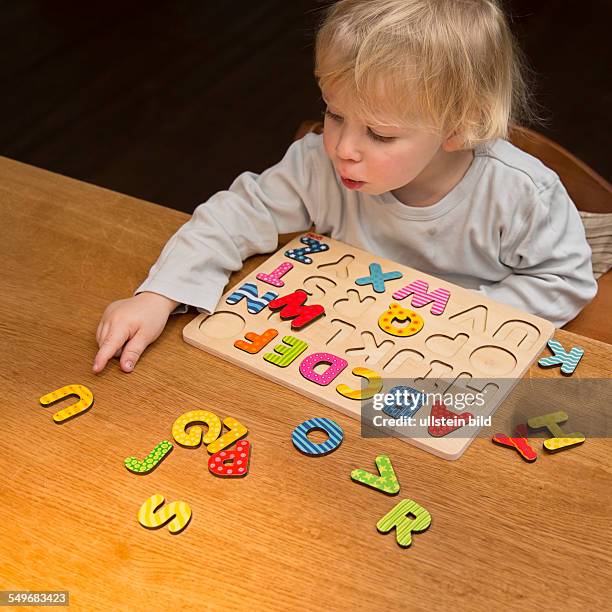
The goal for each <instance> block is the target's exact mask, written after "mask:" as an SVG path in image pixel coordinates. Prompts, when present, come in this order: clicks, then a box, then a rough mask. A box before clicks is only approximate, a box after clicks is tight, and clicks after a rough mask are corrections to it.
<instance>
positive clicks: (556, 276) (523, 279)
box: [479, 179, 597, 327]
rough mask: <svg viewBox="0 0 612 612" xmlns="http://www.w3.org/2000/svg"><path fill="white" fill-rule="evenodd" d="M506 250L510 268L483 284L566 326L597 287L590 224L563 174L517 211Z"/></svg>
mask: <svg viewBox="0 0 612 612" xmlns="http://www.w3.org/2000/svg"><path fill="white" fill-rule="evenodd" d="M501 251H502V252H501V253H500V260H501V262H502V263H503V264H504V265H506V266H508V268H509V271H510V273H509V275H508V276H507V277H506V278H504V279H503V280H502V281H500V282H497V283H493V284H490V285H481V286H480V288H479V290H480V291H482V292H483V293H484V294H485V295H487V296H488V297H490V298H493V299H495V300H498V301H500V302H504V303H506V304H510V305H512V306H516V307H518V308H521V309H523V310H526V311H528V312H531V313H533V314H535V315H537V316H540V317H542V318H544V319H547V320H549V321H551V322H552V323H554V324H555V325H556V326H557V327H561V326H562V325H565V323H567V322H568V321H571V320H572V319H573V318H574V317H575V316H576V315H577V314H578V313H579V312H580V311H581V310H582V309H583V308H584V307H585V306H586V305H587V304H588V303H589V302H590V301H591V300H592V299H593V298H594V297H595V294H596V293H597V282H596V281H595V278H594V277H593V269H592V264H591V248H590V246H589V244H588V242H587V241H586V236H585V231H584V226H583V225H582V221H581V219H580V215H579V214H578V211H577V210H576V207H575V205H574V203H573V202H572V200H571V199H570V197H569V195H568V194H567V191H566V190H565V188H564V187H563V185H562V184H561V181H560V180H559V179H557V180H556V181H554V182H553V183H552V184H551V185H550V186H548V187H546V188H545V189H543V190H542V191H540V192H539V193H538V194H537V198H536V201H535V202H534V205H533V207H532V208H531V210H530V212H529V213H528V215H527V216H525V217H523V218H522V219H521V218H520V215H515V220H514V222H513V224H512V226H511V227H510V230H509V232H508V235H507V237H506V239H504V237H502V249H501Z"/></svg>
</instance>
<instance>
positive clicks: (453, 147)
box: [442, 133, 463, 153]
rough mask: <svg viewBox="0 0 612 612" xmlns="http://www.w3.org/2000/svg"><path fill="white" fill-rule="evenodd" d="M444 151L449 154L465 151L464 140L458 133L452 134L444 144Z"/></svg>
mask: <svg viewBox="0 0 612 612" xmlns="http://www.w3.org/2000/svg"><path fill="white" fill-rule="evenodd" d="M442 149H443V150H444V151H446V152H447V153H454V152H455V151H459V150H460V149H463V138H461V136H460V135H459V134H457V133H455V134H451V135H450V136H448V137H447V138H446V139H445V140H444V142H443V143H442Z"/></svg>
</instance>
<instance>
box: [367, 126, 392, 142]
mask: <svg viewBox="0 0 612 612" xmlns="http://www.w3.org/2000/svg"><path fill="white" fill-rule="evenodd" d="M368 136H369V137H370V138H372V139H373V140H377V141H378V142H391V141H393V140H395V136H381V135H380V134H377V133H376V132H373V131H372V130H371V129H370V128H368Z"/></svg>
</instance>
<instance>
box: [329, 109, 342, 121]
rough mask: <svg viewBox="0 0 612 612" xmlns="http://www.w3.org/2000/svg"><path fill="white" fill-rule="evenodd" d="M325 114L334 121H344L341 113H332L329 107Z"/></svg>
mask: <svg viewBox="0 0 612 612" xmlns="http://www.w3.org/2000/svg"><path fill="white" fill-rule="evenodd" d="M325 114H326V115H327V116H328V117H329V118H330V119H332V120H333V121H342V117H341V116H340V115H336V113H332V112H331V111H330V110H329V109H327V110H326V111H325Z"/></svg>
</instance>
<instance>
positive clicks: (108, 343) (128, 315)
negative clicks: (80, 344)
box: [93, 291, 179, 374]
mask: <svg viewBox="0 0 612 612" xmlns="http://www.w3.org/2000/svg"><path fill="white" fill-rule="evenodd" d="M178 304H179V302H175V301H174V300H171V299H169V298H167V297H164V296H163V295H159V294H158V293H151V292H148V291H145V292H143V293H139V294H138V295H136V296H134V297H131V298H128V299H126V300H117V301H116V302H112V303H111V304H109V305H108V306H107V307H106V310H105V311H104V314H103V315H102V318H101V319H100V323H99V324H98V329H97V331H96V340H97V341H98V346H99V347H100V350H99V351H98V353H97V355H96V357H95V359H94V363H93V371H94V372H95V373H96V374H97V373H99V372H101V371H102V370H103V369H104V367H105V366H106V363H107V362H108V360H109V359H110V358H111V357H119V356H120V357H121V359H120V362H119V363H120V365H121V369H122V370H123V371H124V372H131V371H132V370H133V369H134V366H135V365H136V362H137V361H138V359H139V358H140V356H141V355H142V353H143V351H144V350H145V349H146V348H147V346H149V344H151V342H153V341H154V340H157V338H158V337H159V335H160V334H161V333H162V331H163V329H164V327H165V325H166V321H167V320H168V317H169V316H170V313H171V312H172V311H173V310H174V309H175V308H176V307H177V306H178ZM126 343H127V344H126Z"/></svg>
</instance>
